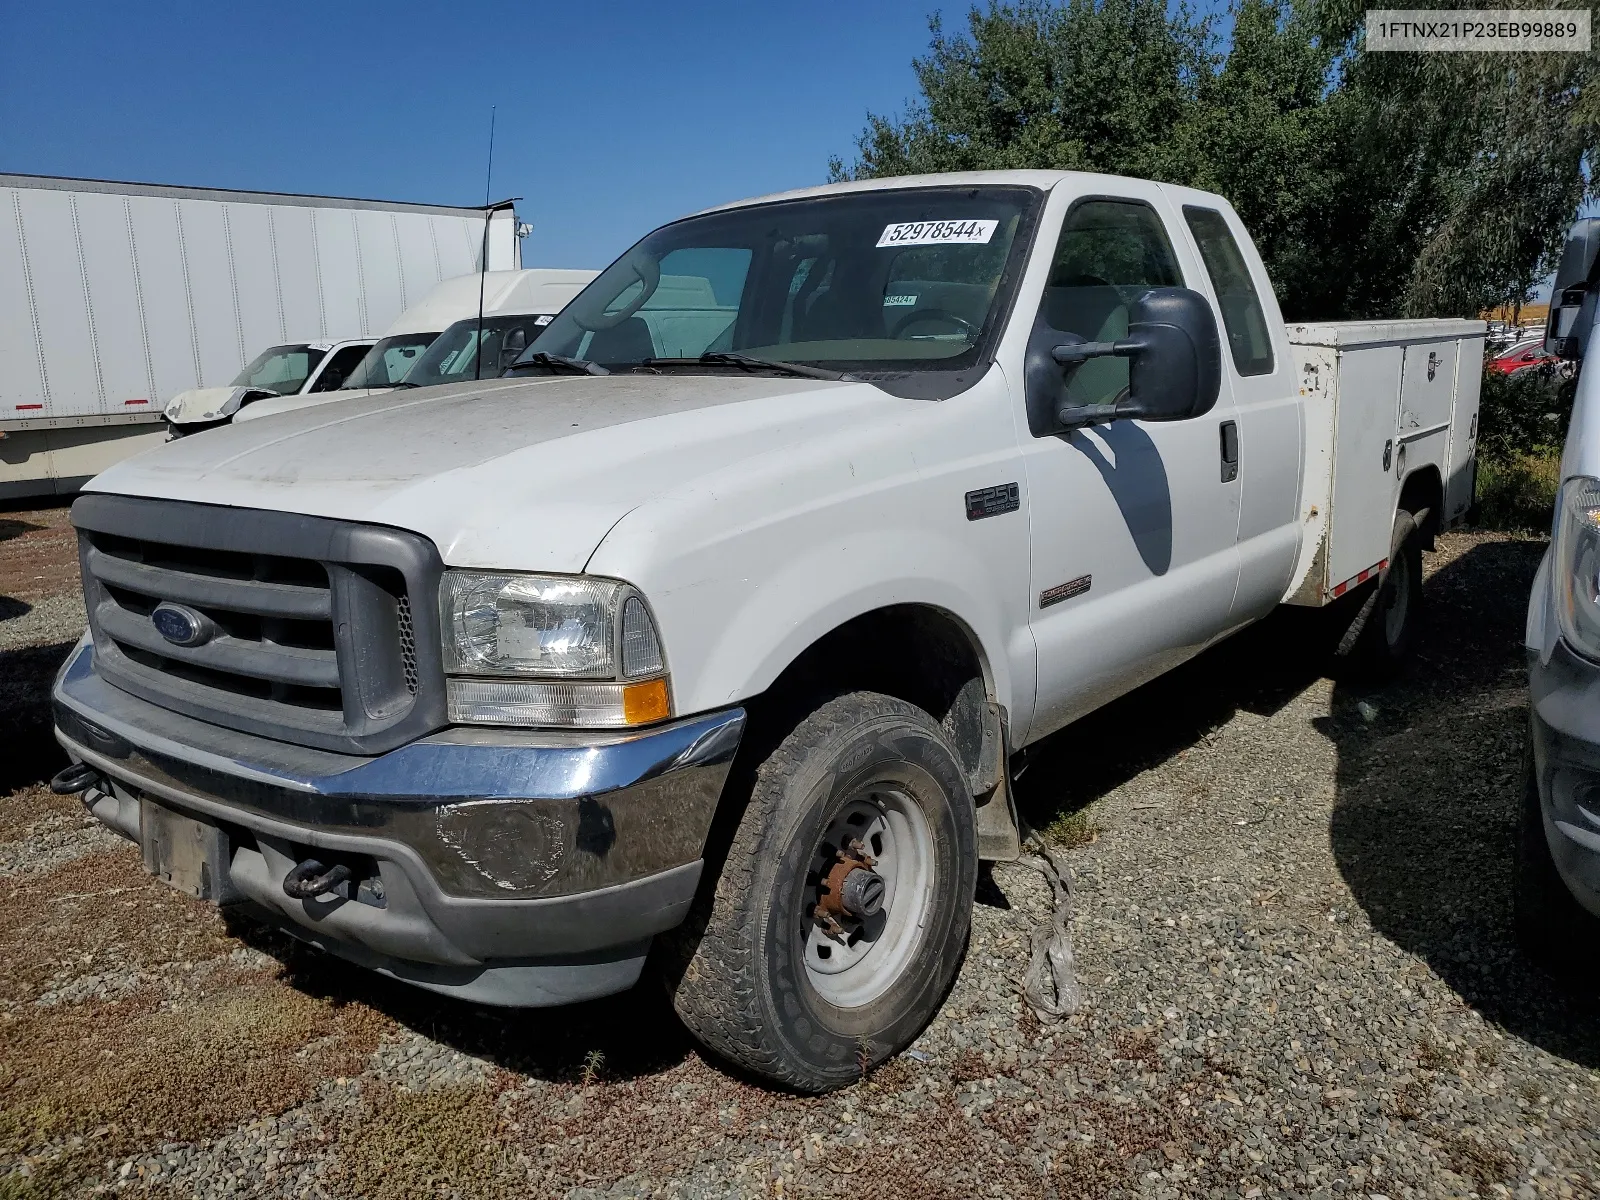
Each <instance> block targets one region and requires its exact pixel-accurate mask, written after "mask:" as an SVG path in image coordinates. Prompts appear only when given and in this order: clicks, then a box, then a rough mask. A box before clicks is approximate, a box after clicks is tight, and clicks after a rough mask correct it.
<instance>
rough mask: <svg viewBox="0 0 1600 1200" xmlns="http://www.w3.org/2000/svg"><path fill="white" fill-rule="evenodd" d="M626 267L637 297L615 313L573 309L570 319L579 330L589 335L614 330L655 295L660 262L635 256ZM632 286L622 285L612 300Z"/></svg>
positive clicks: (644, 255) (658, 284)
mask: <svg viewBox="0 0 1600 1200" xmlns="http://www.w3.org/2000/svg"><path fill="white" fill-rule="evenodd" d="M626 266H627V269H628V270H629V271H631V272H632V273H633V278H634V280H635V281H637V282H638V284H639V295H638V297H637V298H636V299H633V300H630V301H629V302H628V303H627V304H625V305H623V306H622V307H621V308H619V309H617V310H616V311H615V312H599V313H593V314H588V313H583V312H581V311H579V310H578V309H577V308H576V307H574V309H573V310H572V313H571V316H572V319H573V320H574V321H575V322H576V323H577V325H578V328H579V329H586V330H588V331H589V332H590V333H594V332H596V331H598V330H601V329H615V328H616V327H617V326H618V325H621V324H622V323H623V322H624V321H626V320H627V319H628V318H629V317H631V316H633V314H634V313H636V312H638V311H639V310H640V309H641V308H643V307H644V303H645V301H646V300H648V299H650V297H651V296H653V295H655V290H656V288H657V287H658V286H660V284H661V264H660V262H658V261H657V260H656V259H655V258H653V257H651V256H650V255H647V254H641V255H637V256H635V257H634V258H630V259H629V260H628V262H627V264H626ZM632 286H633V282H632V281H630V282H628V283H626V284H624V285H623V286H622V287H620V288H618V289H617V290H616V292H615V293H614V294H613V298H615V296H620V295H622V293H623V292H625V291H627V290H628V289H629V288H630V287H632Z"/></svg>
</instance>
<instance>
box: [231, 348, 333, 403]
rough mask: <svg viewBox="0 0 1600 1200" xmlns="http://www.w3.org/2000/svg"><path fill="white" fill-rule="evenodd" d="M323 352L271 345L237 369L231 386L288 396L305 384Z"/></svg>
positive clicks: (320, 359) (315, 349)
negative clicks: (239, 369)
mask: <svg viewBox="0 0 1600 1200" xmlns="http://www.w3.org/2000/svg"><path fill="white" fill-rule="evenodd" d="M325 353H326V351H324V350H318V349H317V348H316V347H314V346H273V347H272V348H271V349H270V350H263V351H262V352H261V353H260V354H258V355H257V356H256V359H255V361H254V362H252V363H251V364H250V365H249V366H248V367H246V368H245V369H244V370H242V371H240V372H239V377H238V378H237V379H235V380H234V381H233V383H232V384H231V385H230V386H232V387H254V388H262V389H263V390H265V391H269V392H277V393H278V395H280V396H292V395H294V394H295V393H296V392H298V391H299V390H300V389H301V388H302V387H304V386H305V382H306V380H307V379H309V378H310V377H311V372H312V371H314V370H316V368H317V364H318V363H319V362H321V361H322V356H323V354H325Z"/></svg>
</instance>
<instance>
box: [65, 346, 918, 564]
mask: <svg viewBox="0 0 1600 1200" xmlns="http://www.w3.org/2000/svg"><path fill="white" fill-rule="evenodd" d="M924 403H926V402H925V401H915V400H903V399H898V398H896V397H893V396H889V395H887V394H885V393H884V392H881V391H879V390H878V389H877V388H874V387H872V386H870V385H868V384H864V383H831V382H826V381H820V380H818V381H813V380H808V379H785V378H773V377H766V376H761V377H753V376H734V377H724V376H706V375H654V376H652V375H615V376H608V377H587V376H585V377H552V378H542V379H499V380H494V381H491V382H485V383H461V384H451V385H448V386H445V387H436V388H420V389H416V390H401V391H394V392H387V393H384V394H382V395H378V396H371V397H368V398H365V399H356V400H349V401H343V402H341V403H338V404H331V405H318V406H316V407H312V408H304V409H300V410H298V411H294V412H287V413H280V414H279V415H277V416H273V417H268V418H264V419H262V420H252V421H249V422H246V423H242V424H234V425H225V426H221V427H219V428H217V429H213V430H209V431H207V432H205V433H202V434H199V435H197V436H194V437H187V438H183V439H180V440H178V441H174V442H169V443H167V444H165V445H163V446H161V447H159V448H158V449H155V450H153V451H151V452H149V453H146V454H141V455H138V456H136V457H134V458H130V459H125V460H124V461H123V462H121V463H118V464H117V465H116V466H114V467H112V468H111V469H110V470H108V471H106V472H105V473H104V474H102V475H99V476H97V477H96V478H95V479H94V480H93V481H91V482H90V484H89V485H88V488H89V490H91V491H101V492H116V493H121V494H124V495H134V496H152V497H158V498H168V499H177V500H189V501H195V502H198V503H202V504H221V505H228V506H232V507H239V508H264V509H276V510H283V511H289V512H299V513H306V514H309V515H313V516H325V517H336V518H344V519H347V520H355V521H366V522H373V523H377V524H383V525H391V526H396V527H398V528H402V529H410V530H414V531H416V532H418V533H421V534H423V535H425V536H426V537H429V538H431V539H432V540H433V542H434V544H435V545H436V546H438V548H439V552H440V554H441V555H442V557H443V558H444V560H445V561H446V562H447V563H449V564H451V565H452V566H463V567H490V568H504V569H517V570H548V571H581V570H582V569H583V567H584V564H585V563H586V562H587V561H588V560H589V558H590V556H591V555H592V554H593V553H594V550H595V548H596V547H597V546H598V545H599V544H600V542H601V540H602V539H603V538H604V537H605V535H606V533H607V532H608V531H609V530H610V529H611V527H612V526H613V525H614V524H616V522H617V521H618V520H620V519H621V518H622V517H623V516H625V515H626V514H627V513H629V512H630V511H632V510H633V509H635V508H637V507H639V506H640V505H641V504H644V503H646V502H647V501H648V500H649V499H650V498H651V497H653V496H656V495H660V494H662V493H664V492H667V491H670V490H672V489H674V488H676V487H678V486H680V485H682V484H684V483H687V482H690V481H693V480H695V479H697V478H700V477H702V476H704V475H708V474H711V473H713V472H715V471H716V470H717V469H718V468H720V467H724V466H726V465H727V464H728V463H729V462H731V461H735V460H737V459H738V458H739V457H743V456H748V455H755V454H766V453H770V452H772V451H775V450H782V449H785V448H787V447H792V446H794V445H796V444H797V440H799V439H804V438H806V437H808V436H826V435H829V434H831V435H835V436H836V435H837V433H838V430H839V428H840V427H841V426H842V425H850V424H854V423H856V422H861V421H864V420H867V419H870V418H871V417H872V416H873V415H874V414H878V413H881V414H890V415H892V414H895V413H900V412H903V411H904V410H906V409H907V408H912V407H920V406H921V405H923V404H924Z"/></svg>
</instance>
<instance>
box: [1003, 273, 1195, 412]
mask: <svg viewBox="0 0 1600 1200" xmlns="http://www.w3.org/2000/svg"><path fill="white" fill-rule="evenodd" d="M1106 356H1115V357H1118V358H1126V359H1128V360H1129V361H1128V390H1127V392H1126V393H1125V394H1124V395H1123V396H1121V397H1119V398H1118V399H1117V400H1116V401H1115V402H1113V403H1111V404H1095V405H1088V406H1084V407H1074V406H1072V405H1071V403H1070V402H1069V398H1068V396H1067V388H1066V381H1067V379H1068V378H1069V376H1070V373H1071V372H1072V371H1074V370H1076V369H1077V368H1078V367H1079V366H1081V365H1083V364H1084V363H1085V362H1087V361H1088V360H1089V359H1091V358H1102V357H1106ZM1024 373H1025V377H1026V387H1027V392H1028V424H1029V426H1030V427H1031V428H1032V430H1033V433H1034V435H1035V436H1036V437H1042V436H1045V435H1048V434H1052V433H1061V432H1064V431H1067V430H1071V429H1078V428H1081V427H1083V426H1085V425H1097V424H1103V423H1105V422H1108V421H1121V420H1128V419H1133V420H1140V421H1186V420H1189V419H1190V418H1191V417H1200V416H1204V415H1205V414H1206V413H1208V412H1210V411H1211V409H1212V408H1213V407H1214V406H1215V405H1216V403H1217V394H1218V392H1219V391H1220V390H1221V387H1222V339H1221V336H1220V335H1219V333H1218V331H1217V319H1216V316H1215V314H1214V313H1213V312H1212V311H1211V304H1210V302H1209V301H1207V300H1206V298H1205V297H1204V296H1202V295H1201V294H1200V293H1199V292H1196V291H1192V290H1190V289H1189V288H1152V289H1151V290H1150V291H1148V292H1146V293H1145V294H1144V295H1142V296H1140V297H1139V299H1138V300H1137V301H1136V302H1135V304H1134V306H1133V312H1132V314H1131V320H1130V321H1129V322H1128V336H1127V337H1124V338H1119V339H1117V340H1116V341H1115V342H1087V341H1084V340H1083V339H1082V338H1079V337H1076V336H1075V335H1073V334H1066V333H1061V332H1059V331H1057V330H1054V329H1051V328H1049V326H1047V325H1044V324H1043V323H1042V322H1041V323H1040V325H1039V326H1037V327H1036V328H1035V329H1034V332H1033V336H1032V338H1030V339H1029V344H1028V355H1027V363H1026V366H1025V372H1024Z"/></svg>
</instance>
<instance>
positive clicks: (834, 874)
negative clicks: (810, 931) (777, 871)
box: [811, 838, 886, 941]
mask: <svg viewBox="0 0 1600 1200" xmlns="http://www.w3.org/2000/svg"><path fill="white" fill-rule="evenodd" d="M834 859H835V861H834V864H833V866H832V867H831V868H830V869H829V871H828V873H827V875H826V876H824V877H823V880H822V882H821V884H820V885H819V886H818V888H817V906H816V907H815V908H814V909H813V910H812V912H811V915H812V916H813V917H815V918H816V920H817V923H818V924H819V925H821V926H822V929H823V932H825V933H826V934H827V935H828V936H829V937H831V938H833V939H834V940H835V941H843V940H844V938H845V931H844V927H843V926H842V925H840V924H839V920H840V918H842V917H848V918H850V919H851V920H855V921H866V920H870V919H871V918H873V917H875V916H877V915H878V914H879V913H880V912H882V911H883V897H884V892H885V890H886V887H885V884H884V882H883V876H882V875H879V874H878V873H877V872H876V871H874V870H873V869H872V867H873V864H875V863H876V862H877V861H878V860H877V859H875V858H873V857H872V855H870V854H868V853H867V852H866V847H865V846H863V845H862V844H861V841H860V839H859V838H853V839H851V841H850V843H849V844H848V845H847V846H846V847H845V848H844V849H842V850H839V851H836V852H835V854H834Z"/></svg>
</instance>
